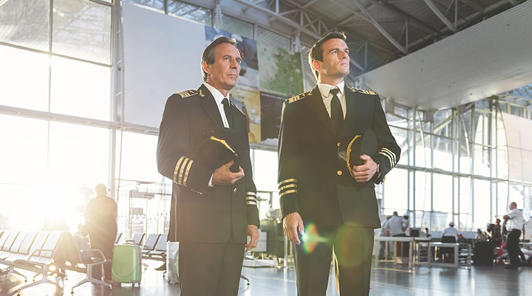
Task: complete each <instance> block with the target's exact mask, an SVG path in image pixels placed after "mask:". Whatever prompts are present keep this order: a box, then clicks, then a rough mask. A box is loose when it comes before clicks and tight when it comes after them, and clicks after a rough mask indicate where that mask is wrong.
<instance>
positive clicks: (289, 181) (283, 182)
mask: <svg viewBox="0 0 532 296" xmlns="http://www.w3.org/2000/svg"><path fill="white" fill-rule="evenodd" d="M292 182H293V183H297V180H296V179H293V178H292V179H286V180H283V181H281V182H279V183H278V184H277V186H278V187H281V185H283V184H286V183H292Z"/></svg>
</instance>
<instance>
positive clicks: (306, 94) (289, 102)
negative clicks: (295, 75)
mask: <svg viewBox="0 0 532 296" xmlns="http://www.w3.org/2000/svg"><path fill="white" fill-rule="evenodd" d="M310 95H312V91H309V92H306V93H302V94H300V95H297V96H295V97H291V98H290V99H288V104H292V103H293V102H297V101H299V100H301V99H304V98H306V97H309V96H310Z"/></svg>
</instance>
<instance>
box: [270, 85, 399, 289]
mask: <svg viewBox="0 0 532 296" xmlns="http://www.w3.org/2000/svg"><path fill="white" fill-rule="evenodd" d="M344 94H345V100H346V106H347V107H346V108H347V110H346V115H345V121H344V123H343V126H342V131H341V133H340V135H336V132H335V131H334V129H333V126H332V122H331V118H330V116H329V114H328V112H327V110H326V108H325V105H324V101H323V98H322V94H321V93H320V90H319V87H318V86H316V87H315V88H314V89H313V90H311V91H309V92H306V93H303V94H301V95H299V96H296V97H293V98H291V99H288V100H286V101H285V103H284V106H283V116H282V121H281V130H280V135H279V175H278V182H279V183H278V186H279V196H280V204H281V211H282V215H283V218H284V217H285V216H286V215H288V214H290V213H293V212H298V213H299V214H300V216H301V218H302V220H303V223H304V224H305V227H308V225H309V224H311V223H312V224H314V225H315V226H316V227H317V229H318V230H319V231H320V235H322V234H325V233H328V235H329V236H328V237H327V238H328V239H331V241H333V240H334V239H337V238H338V235H337V233H338V230H339V229H341V227H343V228H342V229H345V226H346V225H347V226H349V227H355V228H356V229H355V231H354V232H352V233H354V234H353V235H351V236H352V237H353V240H352V241H353V242H354V243H356V242H357V241H366V242H367V243H368V244H366V245H365V247H363V248H362V249H364V248H365V249H364V253H365V254H369V256H370V257H369V263H367V264H369V266H366V267H365V268H360V270H361V271H362V273H363V275H357V276H355V278H358V277H365V279H364V280H363V281H364V284H362V283H360V284H357V285H359V286H366V285H367V287H368V289H369V271H370V270H371V253H368V252H370V251H369V250H366V249H369V248H372V246H373V229H375V228H379V227H380V226H381V225H380V219H379V213H378V205H377V199H376V196H375V190H374V187H375V183H377V184H378V183H381V182H383V181H384V178H385V176H386V174H387V173H388V172H389V171H390V170H391V169H392V168H393V167H394V166H395V165H396V164H397V162H398V161H399V156H400V147H399V146H398V145H397V143H396V141H395V139H394V137H393V135H392V133H391V132H390V128H389V127H388V124H387V122H386V117H385V114H384V111H383V109H382V107H381V104H380V99H379V96H378V95H377V94H375V93H374V92H372V91H367V90H360V89H355V88H352V87H347V86H345V87H344ZM368 130H370V131H372V132H373V134H374V135H375V137H376V144H375V150H374V151H373V153H372V154H368V155H369V156H370V157H371V158H372V159H373V160H374V161H375V162H376V163H377V164H378V171H377V173H376V174H375V175H374V177H373V179H372V180H370V181H369V182H367V183H365V184H364V183H357V182H355V180H354V178H353V177H352V175H351V174H350V172H349V170H348V169H347V167H346V166H345V163H344V164H342V163H341V162H340V161H339V160H338V151H339V148H340V147H345V143H344V142H342V141H345V140H346V139H347V140H349V139H354V138H355V137H357V136H363V135H364V134H366V133H367V132H368ZM357 229H358V230H357ZM349 244H351V242H350V243H349ZM369 244H370V245H369ZM322 245H323V244H322ZM331 248H332V247H329V248H328V249H327V248H326V249H324V250H323V251H322V253H321V255H319V254H317V253H319V252H320V251H319V249H317V250H318V251H314V253H315V254H314V255H313V256H321V257H323V260H324V261H323V262H325V263H323V264H322V266H323V268H322V269H323V270H322V271H318V269H319V268H317V267H316V266H315V263H312V262H315V261H314V259H312V260H311V261H308V262H303V261H305V260H307V259H305V258H306V257H304V256H303V255H305V254H303V253H302V252H300V253H298V252H297V250H296V263H297V261H298V260H299V261H300V263H298V269H299V271H298V292H299V295H325V294H320V292H315V291H305V289H306V288H305V287H307V286H308V287H310V286H311V285H309V282H312V281H313V278H315V277H316V274H317V273H320V272H321V273H324V274H325V275H324V276H323V278H327V274H326V273H328V270H329V269H328V267H329V266H330V258H331ZM335 251H336V245H335ZM366 251H367V252H366ZM298 254H301V256H300V255H298ZM305 256H308V255H305ZM349 256H351V255H349ZM366 257H367V256H366ZM327 260H328V261H327ZM327 262H329V263H328V264H327ZM365 264H366V263H365ZM357 272H358V271H357ZM347 273H349V272H347ZM355 273H356V272H355ZM309 274H310V275H309ZM312 274H315V275H314V276H312ZM343 274H346V272H344V273H343ZM351 278H353V277H351ZM348 281H352V280H351V279H350V280H348ZM348 281H345V280H344V282H348ZM366 283H367V284H366ZM353 285H354V284H353ZM322 286H324V287H325V288H326V286H327V282H324V283H323V285H322ZM308 287H307V288H308ZM355 289H356V288H355ZM310 290H312V288H310ZM347 291H348V292H347V293H346V292H345V291H344V293H342V295H344V294H345V295H366V292H367V293H369V290H368V291H362V292H356V291H355V292H351V291H352V290H347Z"/></svg>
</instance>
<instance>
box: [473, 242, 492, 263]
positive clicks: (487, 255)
mask: <svg viewBox="0 0 532 296" xmlns="http://www.w3.org/2000/svg"><path fill="white" fill-rule="evenodd" d="M493 257H494V256H493V244H492V243H491V242H476V243H475V249H474V250H473V262H474V264H475V265H489V266H491V265H493Z"/></svg>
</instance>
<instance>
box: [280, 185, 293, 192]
mask: <svg viewBox="0 0 532 296" xmlns="http://www.w3.org/2000/svg"><path fill="white" fill-rule="evenodd" d="M288 188H297V184H289V185H286V186H283V187H280V188H279V191H283V190H285V189H288Z"/></svg>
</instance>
